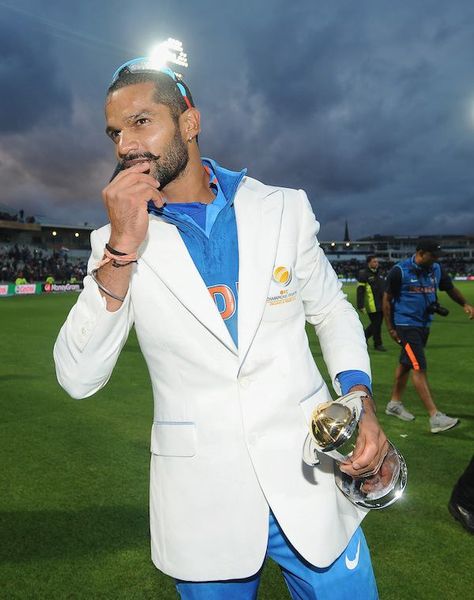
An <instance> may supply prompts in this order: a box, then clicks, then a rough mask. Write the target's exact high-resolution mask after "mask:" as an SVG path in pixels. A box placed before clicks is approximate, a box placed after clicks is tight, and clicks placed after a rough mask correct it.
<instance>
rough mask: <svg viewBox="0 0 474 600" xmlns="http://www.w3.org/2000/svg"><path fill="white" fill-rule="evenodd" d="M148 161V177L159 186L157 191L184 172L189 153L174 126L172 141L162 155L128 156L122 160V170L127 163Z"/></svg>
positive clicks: (147, 153) (149, 153) (142, 154)
mask: <svg viewBox="0 0 474 600" xmlns="http://www.w3.org/2000/svg"><path fill="white" fill-rule="evenodd" d="M139 159H142V160H148V161H149V162H150V175H151V176H152V177H154V178H155V179H156V180H157V181H158V183H159V184H160V187H159V188H158V189H159V190H163V188H165V187H166V186H167V185H168V184H170V183H171V182H172V181H175V179H177V178H178V177H179V176H180V175H181V174H182V173H183V171H184V169H185V168H186V166H187V164H188V162H189V152H188V148H187V146H186V144H185V143H184V142H183V138H182V137H181V134H180V132H179V128H178V127H177V126H175V133H174V136H173V139H172V140H171V142H170V143H169V144H168V146H167V147H166V148H165V150H164V151H163V153H162V154H160V155H158V156H157V155H156V154H152V153H151V152H143V153H141V154H129V155H128V156H127V157H126V158H124V159H123V160H122V168H123V167H124V166H125V164H126V163H127V161H132V160H139Z"/></svg>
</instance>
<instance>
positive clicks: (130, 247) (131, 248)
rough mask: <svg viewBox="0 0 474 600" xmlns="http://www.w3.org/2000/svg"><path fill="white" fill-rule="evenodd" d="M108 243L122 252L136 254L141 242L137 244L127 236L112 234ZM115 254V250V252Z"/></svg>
mask: <svg viewBox="0 0 474 600" xmlns="http://www.w3.org/2000/svg"><path fill="white" fill-rule="evenodd" d="M108 245H109V246H110V247H111V248H113V249H114V250H115V251H116V252H119V253H120V254H135V253H136V252H137V250H138V247H139V245H140V244H138V245H137V243H136V242H134V241H133V240H127V239H126V238H121V237H115V236H113V235H112V236H110V240H109V241H108ZM113 254H115V252H114V253H113Z"/></svg>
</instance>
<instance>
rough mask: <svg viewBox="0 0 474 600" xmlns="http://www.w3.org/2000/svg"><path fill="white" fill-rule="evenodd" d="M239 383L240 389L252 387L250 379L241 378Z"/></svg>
mask: <svg viewBox="0 0 474 600" xmlns="http://www.w3.org/2000/svg"><path fill="white" fill-rule="evenodd" d="M239 383H240V387H241V388H243V389H244V390H246V389H247V388H248V387H249V385H250V379H249V378H248V377H241V378H240V381H239Z"/></svg>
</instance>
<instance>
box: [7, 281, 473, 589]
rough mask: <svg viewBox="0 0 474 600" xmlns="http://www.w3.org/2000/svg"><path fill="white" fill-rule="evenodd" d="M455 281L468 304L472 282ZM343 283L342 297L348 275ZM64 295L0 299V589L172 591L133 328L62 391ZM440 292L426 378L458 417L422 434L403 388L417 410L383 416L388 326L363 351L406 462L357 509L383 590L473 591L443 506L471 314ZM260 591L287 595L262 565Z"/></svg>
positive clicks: (468, 450)
mask: <svg viewBox="0 0 474 600" xmlns="http://www.w3.org/2000/svg"><path fill="white" fill-rule="evenodd" d="M458 287H459V288H460V289H461V290H462V291H463V293H464V294H465V295H466V297H467V298H468V299H470V301H471V303H474V284H472V285H469V284H468V283H466V284H459V286H458ZM347 291H348V294H349V296H350V298H351V299H352V300H353V298H354V294H355V287H348V289H347ZM442 296H445V295H444V294H442ZM75 300H76V296H75V295H58V296H52V295H50V296H41V297H39V296H38V297H18V298H7V299H1V300H0V323H1V339H2V344H1V348H0V410H1V413H0V414H1V417H0V452H1V457H2V460H1V472H0V490H1V493H0V540H1V543H0V557H1V560H0V598H1V599H4V598H5V599H7V598H8V599H9V598H26V599H29V598H32V599H33V598H39V599H40V598H41V599H43V598H44V599H51V600H52V599H63V598H64V599H66V598H67V599H95V598H98V599H122V598H124V599H125V598H127V599H128V598H131V599H135V598H136V599H153V600H168V599H173V598H176V594H175V591H174V584H173V582H172V581H171V580H170V579H169V578H167V577H165V576H163V575H161V574H160V573H159V572H158V571H157V570H156V569H155V568H154V567H153V565H152V563H151V561H150V557H149V533H148V507H147V506H148V466H149V430H150V423H151V420H152V402H151V388H150V384H149V380H148V375H147V372H146V368H145V364H144V361H143V359H142V357H141V354H140V352H139V350H138V346H137V341H136V338H135V336H134V335H133V334H132V335H131V336H130V339H129V341H128V343H127V345H126V347H125V349H124V352H122V355H121V357H120V359H119V363H118V368H117V369H116V370H115V373H114V375H113V377H112V379H111V381H110V382H109V384H108V386H107V387H106V389H105V390H102V391H101V392H100V393H98V394H97V395H96V396H94V397H92V398H89V399H87V400H84V401H75V400H72V399H70V398H69V397H68V396H67V395H66V394H65V393H64V392H63V391H62V390H61V389H60V388H59V386H58V385H57V383H56V379H55V375H54V367H53V362H52V347H53V343H54V340H55V337H56V335H57V332H58V330H59V328H60V325H61V323H62V322H63V320H64V318H65V316H66V313H67V311H68V309H69V307H70V306H72V304H73V303H74V302H75ZM441 300H442V301H443V303H444V304H445V305H446V306H448V307H449V308H450V309H451V315H450V316H449V317H448V318H447V319H441V318H439V317H438V318H437V321H436V323H435V324H434V325H433V327H432V333H431V338H430V342H429V348H428V363H429V373H430V381H431V385H432V388H433V391H434V395H435V399H436V402H437V404H438V405H439V407H440V408H441V409H442V410H444V411H445V412H447V413H448V414H451V415H454V416H458V417H460V418H461V420H462V421H461V424H460V425H459V426H458V427H456V428H455V429H453V430H451V431H449V432H445V433H442V434H438V435H432V434H430V433H429V430H428V419H427V417H426V415H425V413H424V411H423V409H422V407H421V404H420V401H419V400H418V399H417V397H416V396H415V393H414V391H413V389H412V388H411V387H410V388H409V389H408V390H407V394H406V400H405V404H406V405H407V406H408V408H409V409H410V410H411V411H412V412H413V413H414V414H415V415H416V417H417V418H416V420H415V421H414V422H411V423H404V422H402V421H399V420H398V419H394V418H392V417H387V416H386V415H385V414H384V411H383V409H384V405H385V403H386V401H387V399H388V398H389V394H390V388H391V383H392V377H393V371H394V369H395V365H396V362H397V355H398V349H397V347H396V346H395V345H394V344H393V343H391V342H390V341H389V340H388V337H387V335H385V344H386V346H387V348H389V352H387V353H385V354H381V353H372V354H371V357H372V366H373V378H374V392H375V398H376V401H377V404H378V407H379V414H380V420H381V422H382V425H383V426H384V428H385V431H386V432H387V434H388V436H389V438H390V439H391V440H392V441H393V442H394V443H395V445H396V446H397V447H398V448H399V449H400V450H401V452H402V453H403V454H404V456H405V458H406V460H407V464H408V469H409V483H408V488H407V492H406V495H405V497H404V498H403V500H401V501H400V502H399V503H398V504H397V505H395V506H393V507H391V508H389V509H387V510H386V511H381V512H380V511H378V512H377V511H374V512H372V513H371V514H369V516H368V517H367V518H366V520H365V525H364V530H365V533H366V536H367V538H368V541H369V545H370V547H371V550H372V556H373V563H374V568H375V571H376V575H377V579H378V585H379V591H380V597H381V599H382V600H405V599H406V600H422V599H436V600H437V599H451V598H452V599H455V598H456V599H458V598H468V597H473V596H472V595H471V594H470V593H469V591H468V590H469V589H471V591H472V590H473V589H474V579H473V562H474V561H473V559H474V538H473V537H472V536H470V535H469V534H468V533H467V532H465V531H464V530H463V529H462V528H461V527H460V526H459V525H458V524H457V523H456V522H455V521H454V520H453V519H452V518H451V516H450V515H449V513H448V511H447V508H446V505H447V502H448V499H449V495H450V491H451V488H452V486H453V484H454V483H455V481H456V480H457V478H458V477H459V475H460V474H461V472H462V471H463V469H464V467H465V466H466V465H467V463H468V461H469V459H470V456H471V454H472V452H473V446H474V444H473V439H474V435H473V420H474V419H473V415H474V409H473V402H474V391H473V373H474V345H473V341H474V322H469V321H468V320H467V318H466V316H465V315H464V313H463V312H462V310H461V309H460V307H458V306H456V305H454V303H453V302H451V301H450V300H449V299H448V298H447V297H446V298H444V297H443V298H441ZM309 334H310V340H311V344H312V349H313V352H314V355H315V358H316V361H317V362H318V364H319V365H321V354H320V351H319V348H318V346H317V342H316V341H315V338H314V335H313V334H312V333H311V332H309ZM259 598H261V599H265V600H279V599H285V598H288V595H287V591H286V588H285V586H284V584H283V580H282V578H281V576H280V574H279V571H278V569H277V568H276V566H275V565H274V564H272V563H269V564H267V565H266V567H265V569H264V574H263V578H262V584H261V588H260V596H259Z"/></svg>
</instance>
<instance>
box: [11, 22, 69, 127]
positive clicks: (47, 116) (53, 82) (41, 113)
mask: <svg viewBox="0 0 474 600" xmlns="http://www.w3.org/2000/svg"><path fill="white" fill-rule="evenodd" d="M0 57H1V68H0V90H1V110H0V133H12V132H26V131H28V130H30V129H31V128H32V127H33V126H35V125H37V124H38V123H41V122H47V121H51V120H52V119H62V120H64V119H67V118H68V115H69V113H70V110H71V105H72V96H71V93H70V91H69V90H68V88H67V86H66V84H65V82H63V81H61V80H60V79H59V77H58V74H57V60H56V58H55V56H54V55H53V52H52V49H51V44H50V40H49V39H48V37H47V36H44V35H42V34H38V33H37V34H36V35H35V36H34V37H33V36H32V35H31V32H30V31H28V29H27V28H26V29H22V28H20V27H11V25H10V24H9V23H8V21H6V20H1V21H0Z"/></svg>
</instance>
